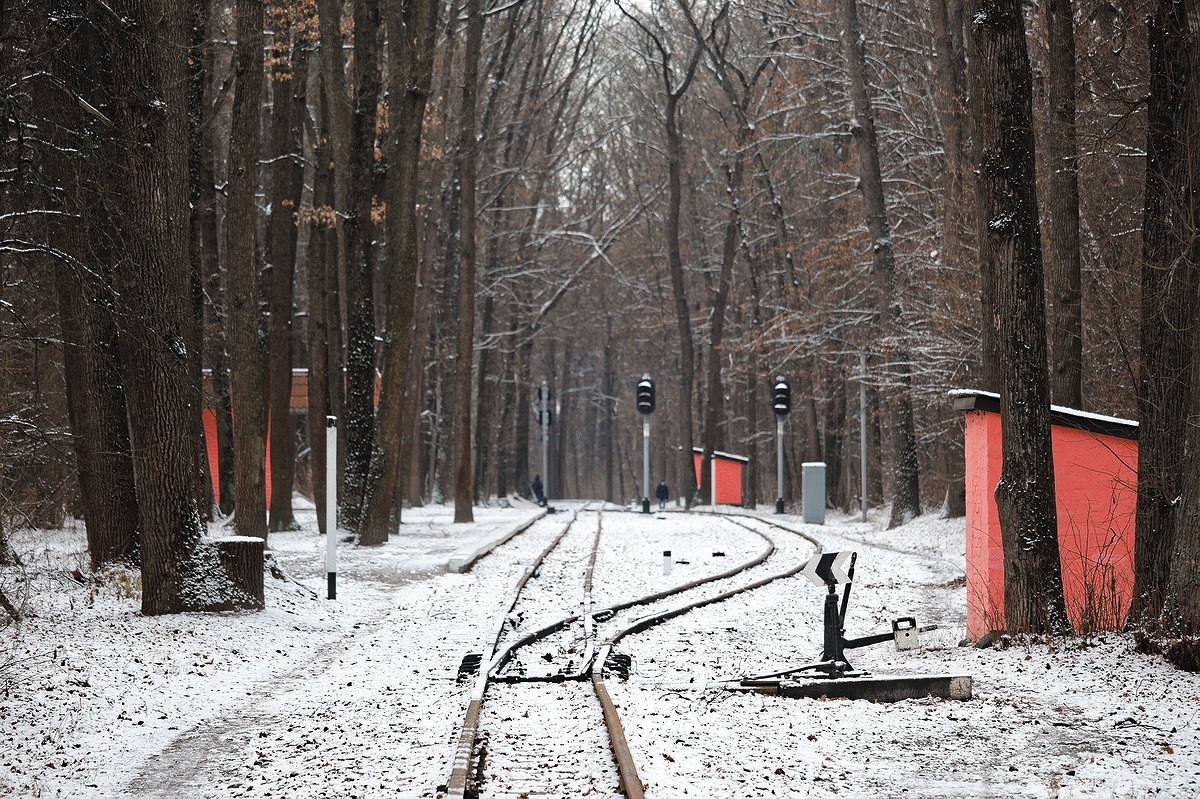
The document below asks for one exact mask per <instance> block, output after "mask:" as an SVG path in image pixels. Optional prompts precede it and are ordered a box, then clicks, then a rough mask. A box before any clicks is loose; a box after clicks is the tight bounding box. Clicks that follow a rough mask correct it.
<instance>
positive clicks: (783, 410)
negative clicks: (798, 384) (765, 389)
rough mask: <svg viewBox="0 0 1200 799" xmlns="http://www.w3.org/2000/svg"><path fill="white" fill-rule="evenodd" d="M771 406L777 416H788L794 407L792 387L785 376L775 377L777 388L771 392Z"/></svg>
mask: <svg viewBox="0 0 1200 799" xmlns="http://www.w3.org/2000/svg"><path fill="white" fill-rule="evenodd" d="M771 406H772V407H773V408H774V409H775V415H776V416H787V413H788V411H790V410H791V409H792V387H791V386H789V385H788V381H787V379H786V378H784V377H778V378H776V379H775V390H774V391H773V392H772V394H771Z"/></svg>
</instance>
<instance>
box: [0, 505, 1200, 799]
mask: <svg viewBox="0 0 1200 799" xmlns="http://www.w3.org/2000/svg"><path fill="white" fill-rule="evenodd" d="M564 505H565V503H564ZM536 513H538V509H536V508H534V507H532V506H524V507H515V508H511V509H503V510H501V509H478V510H477V512H476V519H477V521H476V523H475V524H472V525H455V524H453V523H452V509H450V508H442V507H434V508H423V509H416V510H412V511H409V512H406V515H405V524H404V526H403V530H402V533H401V535H399V536H396V537H393V539H392V541H391V542H390V543H389V544H388V545H386V546H385V547H381V548H377V549H359V548H355V547H353V546H352V545H350V544H343V545H342V546H341V547H340V559H341V561H340V567H339V579H338V599H337V600H336V601H332V602H331V601H327V600H326V599H325V598H324V590H325V575H324V573H323V571H324V548H325V542H324V539H323V537H322V536H320V535H318V534H317V533H316V531H315V519H314V517H313V514H312V512H311V509H309V510H307V511H304V510H302V511H301V512H300V514H299V516H300V519H301V521H302V523H303V529H301V530H299V531H297V532H294V533H284V534H277V535H273V536H272V538H271V541H270V548H271V550H272V551H273V552H274V554H275V557H276V558H277V560H278V561H279V562H280V563H281V564H282V566H283V568H284V569H285V570H286V571H287V572H288V573H289V574H290V575H291V576H292V577H293V578H295V582H289V581H281V580H273V579H271V578H269V577H268V580H267V604H268V608H267V610H266V611H264V612H261V613H224V614H212V615H203V614H185V615H180V616H169V617H158V618H143V617H142V616H140V615H139V613H138V607H139V598H138V596H137V575H136V574H131V573H129V572H126V571H123V570H112V571H109V572H106V573H105V574H102V575H95V576H89V575H86V574H84V572H86V563H87V559H86V556H85V554H84V553H83V547H84V543H83V536H82V531H81V530H68V531H63V532H49V533H47V532H44V531H24V532H19V533H17V534H16V535H15V536H14V541H13V543H14V545H15V547H16V549H17V550H18V551H19V553H20V554H21V556H22V558H23V560H24V563H25V571H24V573H23V574H16V573H14V572H12V571H11V570H9V571H5V572H4V573H3V575H2V576H0V581H2V584H3V585H4V587H5V590H6V592H7V593H8V594H9V596H10V597H14V596H20V595H25V596H26V597H27V599H26V603H25V606H24V610H25V612H26V617H25V619H24V621H22V622H21V623H20V624H8V625H7V626H5V627H2V628H0V796H12V797H39V796H45V797H57V796H80V797H93V796H95V797H115V796H131V797H179V796H187V797H225V796H264V797H266V796H271V797H383V796H388V797H394V796H400V797H430V796H432V795H433V792H434V789H435V788H436V786H437V785H438V784H439V783H441V782H443V781H444V779H445V777H446V775H447V774H448V771H449V764H450V758H451V757H452V755H453V751H454V746H453V745H454V738H455V735H456V732H457V727H458V725H459V724H460V723H461V719H462V714H463V709H464V707H465V703H466V699H467V693H468V691H469V684H468V683H463V684H459V683H457V682H456V679H455V678H456V676H457V670H458V666H459V662H460V660H461V658H462V656H463V655H464V654H467V653H469V652H478V651H480V650H481V648H482V646H483V641H484V640H485V639H486V638H487V637H488V636H489V635H490V634H491V632H492V630H494V628H495V621H496V618H497V615H498V614H499V613H500V612H502V610H503V605H504V604H505V603H506V601H507V599H508V597H509V596H510V595H511V592H512V588H513V586H514V585H515V583H516V581H517V579H518V578H519V577H520V575H521V573H522V571H523V569H524V564H525V562H526V561H527V559H529V558H532V557H533V556H534V555H535V554H536V553H537V552H540V551H541V549H542V548H544V547H545V545H546V544H547V543H548V541H549V540H550V538H552V537H553V534H554V532H555V530H556V529H557V530H561V525H558V526H557V527H556V526H555V525H556V523H557V522H556V520H562V521H564V522H565V518H564V517H565V516H566V514H556V515H555V516H552V517H548V518H547V519H546V520H543V521H541V522H539V523H538V524H536V525H534V526H533V527H531V528H530V530H529V531H528V532H527V533H522V534H521V535H518V536H517V537H516V538H514V539H512V541H511V542H509V543H508V544H506V545H505V546H503V547H501V549H500V550H498V552H497V553H496V554H495V555H492V556H489V557H486V558H484V559H483V560H481V561H480V562H479V563H478V564H477V565H476V566H475V567H474V568H473V569H471V570H470V571H468V572H466V573H463V574H455V573H450V572H448V571H447V570H446V568H445V567H446V563H447V561H448V560H449V558H450V557H451V556H452V555H453V554H454V553H455V552H456V551H459V550H461V549H464V548H470V547H471V546H472V545H475V544H477V543H478V542H480V541H482V540H485V539H488V538H491V537H494V536H496V535H498V534H500V533H502V532H503V531H505V530H508V529H511V528H513V527H514V526H516V525H517V524H519V523H521V522H522V521H523V520H528V519H530V518H531V517H533V516H534V515H536ZM588 515H594V514H581V515H580V518H581V519H583V518H584V517H585V516H588ZM668 515H669V516H670V519H669V520H659V519H657V518H656V517H643V516H640V515H638V514H627V513H624V512H623V511H620V510H616V509H611V510H610V511H606V513H605V514H604V533H602V538H601V554H600V557H599V559H598V561H597V567H596V579H597V581H598V584H597V587H596V592H597V594H598V595H601V596H604V592H605V591H607V590H609V589H606V588H604V587H602V586H603V585H604V582H603V581H604V580H605V578H604V575H605V574H608V575H610V576H612V575H615V574H616V573H617V572H618V571H619V570H620V569H621V568H622V565H621V564H622V563H624V564H626V565H627V566H629V567H630V568H641V569H644V570H649V569H652V568H657V569H658V575H659V579H658V580H650V579H649V578H646V581H647V582H652V583H658V582H661V568H662V567H661V551H660V550H661V549H662V535H664V534H663V532H662V531H664V530H666V529H667V526H670V528H671V529H672V530H673V532H672V533H671V534H670V535H671V540H673V541H675V542H677V543H676V544H675V546H676V547H677V548H683V547H685V546H686V542H689V541H692V542H703V545H702V546H701V545H697V547H696V553H692V554H693V555H695V556H694V557H689V558H687V559H688V560H689V561H690V563H689V564H681V565H680V566H679V567H677V568H680V569H684V568H687V569H690V570H691V571H690V572H687V574H686V576H687V578H688V579H691V577H694V576H698V575H699V574H703V573H704V569H711V570H712V572H713V573H715V572H716V571H723V570H724V569H726V568H728V567H729V566H730V565H731V563H729V562H728V561H732V560H735V559H736V558H742V559H745V558H748V557H751V556H752V555H753V554H756V553H757V552H758V551H759V550H760V549H761V547H762V542H761V541H757V540H751V539H750V538H747V539H746V540H745V541H742V542H741V543H737V542H731V546H730V547H729V549H730V551H729V553H728V557H726V558H720V559H718V558H713V557H712V553H711V552H710V551H709V550H712V549H713V547H712V546H711V542H710V539H711V538H712V536H714V535H717V534H718V532H717V531H715V530H714V526H715V525H719V524H721V523H720V522H717V521H715V520H714V519H712V518H711V517H710V516H708V515H707V514H705V513H692V514H687V515H686V516H684V515H683V514H678V515H677V514H668ZM764 516H766V517H768V518H777V517H774V516H773V514H770V513H769V509H768V510H765V511H764ZM885 518H886V517H880V518H875V517H874V516H873V517H872V521H871V522H869V523H866V524H864V523H861V522H859V521H857V520H856V519H851V518H845V517H836V516H835V517H831V518H830V519H829V520H828V523H827V524H826V525H824V526H820V527H815V526H805V527H803V529H804V530H805V531H807V532H808V533H810V534H812V535H813V536H815V537H816V538H818V539H819V540H820V541H821V542H822V543H823V545H824V546H825V548H826V549H827V550H840V549H853V550H855V551H857V552H858V566H857V574H856V582H855V583H854V588H853V592H852V595H851V599H850V605H849V608H850V609H849V613H848V615H847V634H848V635H849V636H851V637H854V636H858V635H865V634H869V633H874V632H878V631H881V630H886V629H888V628H889V624H890V621H891V619H893V618H895V617H898V616H909V615H911V616H915V617H916V618H917V622H918V624H920V625H928V624H936V625H938V629H937V630H936V631H934V632H930V633H926V634H925V635H923V637H922V646H921V648H920V649H919V650H917V651H911V652H897V651H896V650H895V649H894V648H893V647H891V646H889V645H886V644H885V645H879V646H875V647H870V648H867V649H861V650H854V651H851V652H849V653H848V654H849V656H850V660H851V662H853V663H854V665H855V666H856V667H858V668H859V669H865V670H869V671H871V672H873V673H876V674H886V673H909V674H944V673H954V674H969V675H971V676H972V677H973V679H974V698H973V699H971V700H970V701H967V702H957V701H939V700H932V699H925V700H910V701H905V702H900V703H896V704H886V705H885V704H871V703H868V702H861V701H859V702H854V701H844V700H836V701H826V700H807V699H802V700H798V699H783V698H778V697H773V696H764V695H757V694H736V693H730V692H727V691H722V690H719V689H718V688H716V687H714V686H713V683H715V682H717V681H720V680H727V679H731V678H735V677H738V676H741V675H746V674H763V673H768V672H773V671H777V670H781V669H783V668H786V667H788V666H790V665H799V664H801V663H805V662H808V661H811V660H813V659H814V658H815V656H816V655H817V654H819V650H820V627H819V621H820V613H821V607H822V606H821V601H822V589H820V588H818V587H816V586H814V585H812V584H811V583H810V582H809V581H808V580H807V579H805V578H804V577H801V576H797V577H794V578H790V579H786V580H781V581H777V582H775V583H771V584H770V585H768V586H765V587H763V588H761V589H759V590H757V591H755V592H753V593H752V594H750V595H743V596H740V597H738V598H735V599H731V600H728V601H726V602H722V603H719V604H716V605H712V606H709V607H706V608H702V609H699V610H696V611H693V612H691V613H689V614H686V615H684V616H682V617H680V618H678V619H675V620H673V621H671V622H668V623H666V624H663V625H660V626H658V627H655V628H652V629H650V630H647V631H645V632H642V633H639V634H637V635H634V636H632V637H630V638H628V639H626V640H625V641H623V642H622V643H621V645H620V647H619V648H620V650H621V651H622V652H624V653H626V654H629V655H631V656H632V658H633V670H632V673H631V674H630V677H629V679H628V680H627V681H620V680H618V679H616V678H615V677H610V678H609V680H608V687H609V691H610V692H611V693H612V695H613V698H614V700H615V701H616V703H617V705H618V707H619V710H620V713H621V718H622V722H623V724H624V726H625V733H626V736H627V738H628V740H629V744H630V747H631V749H632V751H633V754H634V758H635V760H636V763H637V767H638V770H639V774H640V776H641V777H642V780H643V781H644V783H645V784H646V788H647V790H646V793H647V796H649V797H653V798H654V799H658V797H684V796H686V797H689V798H690V797H697V796H698V797H726V796H747V795H754V796H772V795H774V796H812V797H833V796H838V797H862V798H863V799H867V798H868V797H869V798H870V799H875V798H876V797H983V796H988V797H1009V796H1017V797H1058V799H1068V797H1069V798H1070V799H1080V798H1081V797H1121V798H1124V797H1144V796H1156V797H1157V796H1171V797H1195V796H1200V748H1198V744H1200V676H1197V675H1193V674H1187V673H1183V672H1179V671H1177V670H1175V669H1174V668H1173V667H1171V666H1169V665H1167V664H1165V663H1164V662H1163V661H1162V660H1161V659H1159V658H1155V657H1146V656H1142V655H1137V654H1134V653H1133V652H1132V644H1131V641H1130V640H1129V639H1128V638H1127V637H1125V636H1122V635H1116V634H1110V635H1104V636H1098V637H1093V638H1090V639H1088V640H1082V639H1078V640H1063V641H1054V642H1050V643H1045V642H1040V643H1020V644H1016V645H1012V646H1008V647H1007V648H1003V649H1002V648H993V649H988V650H979V649H974V648H968V647H959V646H958V643H959V640H960V639H961V638H962V636H963V630H964V627H965V589H964V586H963V579H962V577H963V574H964V554H963V553H964V530H963V521H962V520H961V519H959V520H939V519H935V518H932V517H921V518H919V519H917V520H916V521H914V522H912V523H910V524H909V525H907V526H905V527H903V528H901V529H898V530H892V531H887V530H884V529H883V520H884V519H885ZM787 521H789V522H790V523H792V524H793V525H795V526H796V527H798V528H799V527H801V525H800V524H799V520H798V519H797V518H790V519H787ZM655 524H658V525H660V527H659V528H658V529H657V531H656V530H655V528H654V527H653V525H655ZM622 530H624V531H625V532H622ZM637 530H641V531H642V532H640V533H632V532H631V531H637ZM605 535H609V536H614V537H615V536H618V535H623V536H625V538H624V541H625V543H626V545H627V544H628V542H629V540H641V539H632V536H633V535H640V536H643V538H644V541H645V549H646V555H645V558H644V563H642V565H640V566H635V565H634V564H635V563H636V562H637V561H636V559H632V558H631V557H630V556H628V555H623V556H622V561H621V562H620V563H619V562H616V561H615V559H613V558H610V559H609V560H607V561H606V560H605V539H604V536H605ZM656 536H657V537H656ZM734 543H736V547H735V546H734V545H733V544H734ZM586 549H587V547H585V546H578V545H575V546H573V548H572V550H571V551H572V552H577V553H582V552H585V550H586ZM625 549H626V550H628V549H629V547H628V546H626V547H625ZM685 554H686V553H685ZM701 556H702V557H701ZM561 568H566V569H567V571H568V572H569V568H567V567H561ZM581 572H582V569H581V568H580V569H579V573H581ZM684 576H685V575H682V574H673V575H672V577H673V578H674V579H680V580H682V579H683V577H684ZM608 582H609V584H610V585H611V584H612V579H610V580H609V581H608ZM656 588H657V586H656ZM26 589H28V590H27V591H26ZM567 612H572V611H571V610H570V609H567ZM578 687H580V684H566V685H562V684H560V685H552V686H548V687H546V689H545V697H544V699H545V701H541V702H539V705H538V706H539V707H540V708H541V710H540V711H538V710H535V712H533V713H529V716H530V717H529V718H526V716H525V715H523V714H522V713H521V712H520V711H519V708H513V709H512V711H511V712H506V713H504V718H505V727H504V730H503V733H504V734H505V735H507V736H510V737H511V736H516V737H517V738H520V737H521V735H522V730H523V729H525V730H528V731H529V732H530V733H531V734H532V732H533V731H534V730H535V728H540V727H541V726H542V725H543V721H542V720H541V719H539V718H538V715H539V712H540V713H543V714H550V715H552V716H555V717H554V718H553V719H552V721H553V723H554V726H556V727H558V728H561V729H563V730H565V731H567V732H568V733H574V735H575V737H576V739H577V740H575V741H573V742H572V743H570V744H569V745H564V747H563V749H562V751H561V753H558V754H556V755H554V757H555V758H556V762H555V765H554V767H553V769H554V771H555V772H556V773H559V774H560V778H559V779H557V780H556V781H555V784H558V785H561V786H563V787H562V788H561V791H562V793H561V794H551V795H562V796H568V795H570V796H575V795H581V794H583V793H584V792H585V791H593V790H594V791H595V792H596V793H598V794H599V795H612V793H611V791H612V790H613V787H614V786H613V785H612V784H611V783H612V780H613V776H612V774H613V772H612V770H611V768H609V767H608V766H607V764H604V763H600V764H596V763H595V762H593V761H594V758H592V757H591V755H590V754H588V755H586V756H585V755H584V754H583V751H584V749H588V750H589V751H590V748H591V744H590V743H586V744H585V742H588V741H590V740H591V739H590V738H589V737H588V736H589V735H591V733H590V732H587V729H588V727H590V726H591V724H592V720H593V717H594V716H595V715H598V714H597V713H596V709H595V706H594V704H589V703H587V702H583V701H576V700H575V699H572V698H570V697H568V696H566V694H567V693H568V692H570V691H572V690H574V689H575V688H578ZM495 699H496V702H497V703H498V704H496V705H495V707H497V708H502V707H503V702H506V701H509V699H508V696H507V694H505V695H501V693H500V692H499V691H497V695H496V697H495ZM575 714H583V715H582V716H580V717H579V718H576V715H575ZM523 725H524V726H523ZM496 732H497V733H498V732H499V731H496ZM593 737H594V736H593ZM551 754H554V753H551ZM543 756H545V753H543ZM575 758H578V760H576V759H575ZM500 776H501V777H503V779H497V781H495V782H494V783H492V784H493V785H494V786H496V789H495V790H494V791H493V793H492V795H504V794H501V792H500V790H499V787H500V786H501V785H504V786H506V790H508V791H512V793H511V794H509V795H520V791H521V786H520V785H519V784H517V783H519V775H513V774H508V775H500ZM487 786H488V783H485V785H484V794H483V795H484V796H485V797H486V796H488V790H487ZM529 787H530V788H534V787H535V786H532V785H531V786H529ZM537 790H544V787H537ZM530 795H546V794H544V793H542V794H539V793H536V792H534V791H530Z"/></svg>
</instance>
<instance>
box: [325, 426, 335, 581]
mask: <svg viewBox="0 0 1200 799" xmlns="http://www.w3.org/2000/svg"><path fill="white" fill-rule="evenodd" d="M325 577H326V581H327V583H328V584H329V597H328V598H329V599H337V417H336V416H326V417H325Z"/></svg>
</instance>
